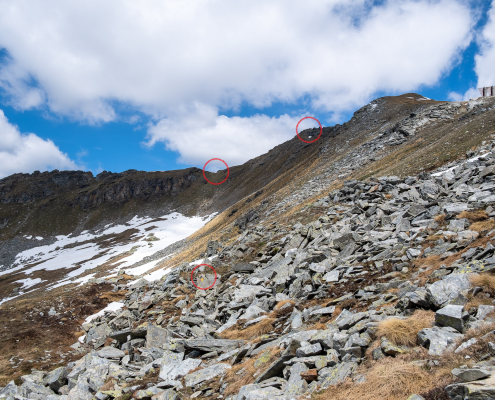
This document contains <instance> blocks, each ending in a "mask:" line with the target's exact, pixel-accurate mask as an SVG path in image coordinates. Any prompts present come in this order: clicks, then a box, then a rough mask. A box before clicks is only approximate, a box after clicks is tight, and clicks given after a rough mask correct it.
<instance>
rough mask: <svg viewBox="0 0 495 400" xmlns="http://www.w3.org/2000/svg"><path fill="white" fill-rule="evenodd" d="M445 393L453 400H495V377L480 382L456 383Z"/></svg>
mask: <svg viewBox="0 0 495 400" xmlns="http://www.w3.org/2000/svg"><path fill="white" fill-rule="evenodd" d="M445 392H446V393H447V395H448V396H449V397H450V398H451V399H452V400H489V399H495V375H494V376H490V377H489V378H487V379H484V380H480V381H474V382H466V383H454V384H452V385H449V386H447V387H446V388H445Z"/></svg>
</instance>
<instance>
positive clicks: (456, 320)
mask: <svg viewBox="0 0 495 400" xmlns="http://www.w3.org/2000/svg"><path fill="white" fill-rule="evenodd" d="M463 311H464V307H463V306H454V305H448V306H445V307H443V308H441V309H440V310H438V311H437V312H436V313H435V322H436V324H437V325H440V326H450V327H452V328H454V329H456V330H458V331H459V332H461V333H462V332H463V330H464V322H463V320H462V313H463Z"/></svg>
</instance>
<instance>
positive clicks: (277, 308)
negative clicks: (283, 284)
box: [273, 300, 296, 310]
mask: <svg viewBox="0 0 495 400" xmlns="http://www.w3.org/2000/svg"><path fill="white" fill-rule="evenodd" d="M287 303H291V304H292V305H294V304H296V302H295V301H294V300H282V301H279V302H278V303H277V304H276V305H275V307H274V308H273V309H274V310H279V309H280V307H282V306H283V305H285V304H287Z"/></svg>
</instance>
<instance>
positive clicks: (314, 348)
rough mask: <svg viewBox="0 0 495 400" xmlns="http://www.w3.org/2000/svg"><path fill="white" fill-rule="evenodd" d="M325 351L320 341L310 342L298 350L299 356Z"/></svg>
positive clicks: (313, 354)
mask: <svg viewBox="0 0 495 400" xmlns="http://www.w3.org/2000/svg"><path fill="white" fill-rule="evenodd" d="M321 353H323V349H322V347H321V344H320V343H318V342H317V343H315V344H310V345H309V346H304V347H300V348H298V349H297V350H296V356H297V357H310V356H316V355H318V354H321Z"/></svg>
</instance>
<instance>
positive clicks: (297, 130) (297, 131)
mask: <svg viewBox="0 0 495 400" xmlns="http://www.w3.org/2000/svg"><path fill="white" fill-rule="evenodd" d="M308 118H311V119H314V120H315V121H316V122H318V125H320V134H319V135H318V137H317V138H316V139H315V140H311V141H310V142H308V141H307V140H304V139H303V138H301V136H299V124H300V123H301V122H302V121H304V120H305V119H308ZM322 132H323V127H322V126H321V124H320V121H318V120H317V119H316V118H313V117H304V118H302V119H301V121H299V122H298V123H297V125H296V135H297V137H298V138H299V140H301V141H303V142H304V143H313V142H316V141H317V140H318V139H319V138H320V136H321V134H322Z"/></svg>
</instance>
